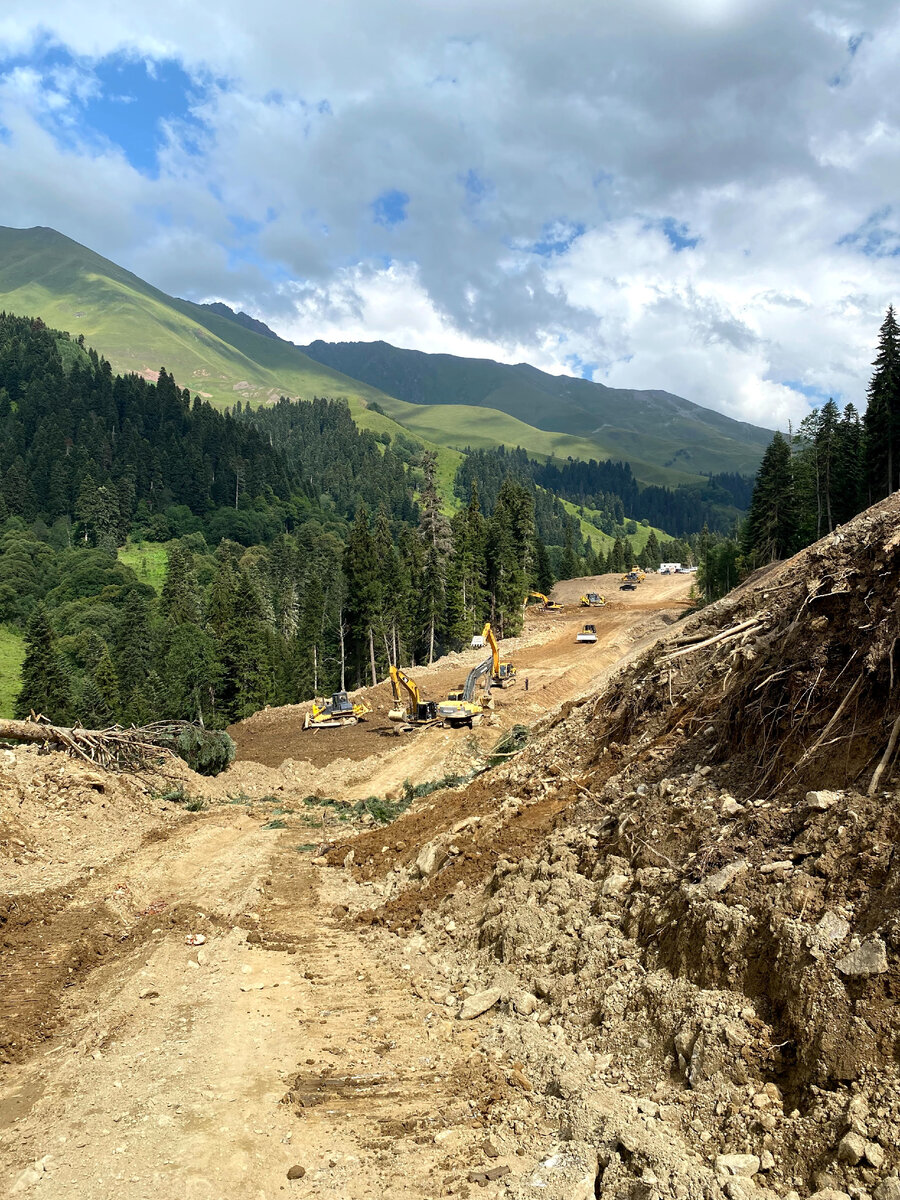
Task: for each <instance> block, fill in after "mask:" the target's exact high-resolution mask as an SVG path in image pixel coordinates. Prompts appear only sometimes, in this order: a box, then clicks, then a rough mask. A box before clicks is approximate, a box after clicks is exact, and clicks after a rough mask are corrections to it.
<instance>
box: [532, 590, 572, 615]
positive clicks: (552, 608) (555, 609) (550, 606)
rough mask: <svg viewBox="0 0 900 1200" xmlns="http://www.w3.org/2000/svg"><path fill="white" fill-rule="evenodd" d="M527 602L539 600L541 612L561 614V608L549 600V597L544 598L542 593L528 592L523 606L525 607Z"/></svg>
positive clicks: (557, 603) (554, 601)
mask: <svg viewBox="0 0 900 1200" xmlns="http://www.w3.org/2000/svg"><path fill="white" fill-rule="evenodd" d="M529 600H540V601H541V602H542V603H541V612H547V613H559V612H562V610H563V606H562V605H561V604H560V603H559V602H558V601H556V600H551V599H550V598H549V596H545V595H544V593H543V592H529V593H528V595H527V596H526V597H525V605H526V607H527V605H528V601H529Z"/></svg>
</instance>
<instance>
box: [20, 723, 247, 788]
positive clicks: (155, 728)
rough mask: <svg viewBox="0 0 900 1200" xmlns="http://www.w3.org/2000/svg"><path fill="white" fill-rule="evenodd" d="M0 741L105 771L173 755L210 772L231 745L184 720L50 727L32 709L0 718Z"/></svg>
mask: <svg viewBox="0 0 900 1200" xmlns="http://www.w3.org/2000/svg"><path fill="white" fill-rule="evenodd" d="M0 741H10V742H29V743H31V744H32V745H38V746H44V747H45V748H47V749H52V750H63V751H65V752H66V753H67V754H70V755H72V757H73V758H79V759H81V760H82V762H86V763H90V764H92V765H93V766H97V767H103V768H104V769H106V770H108V771H141V770H148V769H150V768H158V767H160V766H161V765H163V763H164V762H165V760H166V758H167V757H169V756H171V755H176V756H178V757H179V758H182V759H184V761H185V762H187V763H188V765H189V766H190V767H192V768H193V769H194V770H196V771H199V772H201V773H203V774H207V775H215V774H217V773H218V772H219V771H220V770H224V768H225V767H227V766H228V764H229V763H230V762H232V761H233V759H234V743H233V742H232V740H231V738H230V737H229V736H228V734H227V733H223V732H221V731H218V730H208V729H203V728H202V727H201V726H199V725H194V724H192V723H191V722H190V721H157V722H155V723H154V724H152V725H142V726H131V727H130V728H128V729H126V728H123V727H122V726H121V725H112V726H110V728H108V729H83V728H82V727H81V726H80V725H76V726H72V727H67V726H62V725H51V724H50V723H49V722H48V721H47V720H46V719H45V718H43V717H41V716H38V715H36V714H34V713H32V717H31V720H28V721H5V720H0Z"/></svg>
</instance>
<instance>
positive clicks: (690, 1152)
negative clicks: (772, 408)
mask: <svg viewBox="0 0 900 1200" xmlns="http://www.w3.org/2000/svg"><path fill="white" fill-rule="evenodd" d="M898 571H900V497H893V498H891V499H890V500H887V501H885V502H884V503H882V504H880V505H877V506H876V507H874V508H873V509H870V510H869V511H867V512H866V513H863V514H861V515H860V516H859V517H858V518H856V519H855V520H854V521H853V522H852V523H850V524H848V525H847V526H845V527H843V528H841V529H839V530H838V531H836V533H834V534H832V535H830V536H829V537H828V538H826V539H823V541H821V542H819V543H817V544H816V545H815V546H813V547H810V548H809V549H808V550H806V551H804V552H803V553H802V554H800V555H798V556H796V557H795V558H794V559H792V560H791V561H790V562H787V563H783V564H779V565H777V566H775V567H773V568H770V569H769V570H768V571H766V572H764V573H760V574H759V575H758V576H757V577H755V578H752V579H750V580H749V581H748V582H747V583H746V584H745V585H744V586H743V587H742V588H741V589H739V590H738V591H737V592H735V593H734V594H732V595H731V596H729V597H727V598H726V599H725V600H724V601H722V602H720V603H719V604H717V605H714V606H711V607H710V608H708V609H706V610H705V611H703V612H701V613H699V614H697V615H696V616H694V617H692V618H690V619H688V620H686V621H684V622H683V623H679V624H677V625H676V626H674V627H672V629H671V630H670V631H669V632H668V633H667V634H666V635H665V636H664V637H663V639H661V640H660V641H659V642H657V643H656V644H654V645H653V646H651V647H650V648H649V649H647V650H646V651H644V652H642V653H641V654H640V655H639V656H638V657H637V658H636V659H635V660H634V661H633V662H632V663H631V664H630V665H628V666H626V667H625V668H623V669H622V670H621V671H620V672H619V674H617V675H616V676H615V677H614V678H613V679H612V681H611V683H610V684H609V685H608V686H607V687H605V688H604V689H603V690H602V691H600V692H599V693H598V694H596V695H594V696H592V697H590V698H589V699H587V700H585V701H584V702H583V703H579V704H577V705H576V706H574V707H572V706H565V707H564V708H563V710H562V712H561V713H559V714H558V715H556V716H555V717H553V716H551V717H550V718H549V719H548V720H547V722H546V723H545V724H544V726H543V728H539V729H538V731H537V736H536V737H535V738H534V740H533V742H532V744H531V745H530V746H528V747H527V748H526V749H525V750H524V751H522V752H521V754H520V755H518V756H517V757H516V758H515V759H513V760H511V762H510V765H509V766H508V767H506V768H504V769H500V770H498V771H496V772H494V773H493V775H492V776H491V777H490V779H489V780H488V781H486V782H485V783H482V784H480V785H477V784H476V785H473V786H472V787H471V788H470V789H469V792H468V796H469V803H468V806H467V820H468V822H469V824H468V826H465V825H461V824H460V823H459V822H457V823H456V824H455V825H454V824H453V823H452V817H451V820H450V821H448V822H446V823H445V822H444V821H443V820H442V819H441V817H440V815H439V814H435V815H434V818H433V821H432V827H431V830H430V841H428V842H426V846H425V848H423V847H422V845H421V843H422V842H423V841H425V840H426V836H427V834H426V832H425V831H423V830H420V831H419V845H418V847H417V848H416V851H415V853H413V852H410V851H408V850H407V851H404V852H403V854H396V855H395V854H392V853H391V852H390V850H389V851H388V852H387V853H385V854H380V853H378V852H372V851H371V850H370V851H369V852H368V854H367V853H366V850H367V847H368V844H369V841H370V839H369V837H368V835H364V836H363V837H362V838H360V839H357V840H356V842H355V844H354V846H355V858H356V861H357V863H359V864H360V865H359V867H358V871H359V874H360V877H361V878H370V879H371V878H374V879H377V880H380V881H381V886H382V889H383V902H382V904H381V905H380V906H379V907H378V908H377V909H375V910H374V911H372V912H371V913H369V914H366V919H367V920H372V921H375V922H377V923H379V924H385V925H388V926H390V927H393V928H396V929H409V930H411V931H412V930H415V931H416V932H417V933H419V934H420V935H424V936H425V937H426V938H427V939H428V940H429V941H430V943H431V944H433V945H438V946H443V947H444V950H445V952H446V953H450V954H452V956H453V959H454V961H455V963H456V965H457V971H458V977H459V980H460V982H461V983H464V984H465V985H467V986H469V987H471V988H473V989H474V990H476V991H482V990H484V989H487V988H490V987H493V988H496V989H499V991H500V993H501V995H502V996H504V997H506V1007H505V1009H504V1010H503V1011H502V1012H501V1013H500V1015H498V1016H497V1017H496V1018H495V1020H494V1021H493V1024H492V1026H491V1037H492V1039H493V1044H495V1045H497V1046H500V1045H502V1046H504V1047H505V1048H506V1049H507V1050H508V1051H510V1052H512V1053H516V1052H517V1053H518V1057H519V1060H520V1062H521V1063H522V1064H523V1069H524V1071H525V1073H526V1074H527V1075H528V1077H529V1079H530V1080H532V1082H533V1083H534V1086H535V1088H536V1090H538V1091H539V1092H541V1093H543V1094H544V1096H545V1097H547V1103H548V1104H549V1105H550V1107H551V1109H552V1111H553V1112H554V1113H555V1115H556V1117H557V1119H558V1120H559V1121H560V1123H561V1124H563V1125H564V1126H565V1127H566V1128H567V1129H568V1130H569V1131H570V1136H571V1138H572V1140H573V1143H574V1144H577V1145H580V1146H587V1147H588V1148H589V1149H590V1151H591V1152H592V1153H595V1154H596V1156H597V1164H598V1166H597V1179H596V1182H595V1184H594V1187H595V1193H594V1194H596V1195H598V1196H601V1195H602V1196H603V1197H604V1198H605V1200H626V1198H630V1197H634V1196H647V1197H650V1196H654V1197H657V1198H663V1197H665V1198H672V1200H674V1198H675V1197H685V1196H695V1195H696V1196H701V1195H702V1196H704V1197H724V1196H727V1197H729V1198H733V1197H735V1196H740V1197H749V1196H754V1197H768V1198H775V1197H777V1198H779V1200H783V1198H785V1197H787V1196H793V1197H795V1198H796V1197H800V1196H811V1195H817V1196H820V1197H821V1198H822V1200H824V1197H826V1196H827V1197H829V1198H830V1200H834V1198H835V1197H838V1198H840V1200H843V1198H845V1197H849V1196H858V1197H862V1196H872V1197H877V1198H878V1200H890V1197H892V1196H895V1195H898V1194H900V1179H898V1175H897V1172H898V1169H900V1153H898V1146H900V1079H898V1070H897V1059H898V1046H900V1018H898V1015H897V1008H896V1001H897V996H898V993H900V887H898V884H897V878H896V869H895V866H896V864H895V856H896V850H895V848H896V844H897V840H898V836H900V803H898V798H897V792H896V790H895V782H894V775H893V773H892V772H893V766H892V762H891V751H893V750H894V749H895V748H896V743H895V741H894V739H893V738H892V736H891V735H892V730H893V729H895V728H900V724H898V723H897V717H898V713H900V693H898V691H897V687H898V683H900V680H898V678H897V677H896V675H895V671H894V669H893V668H892V660H893V657H894V654H895V652H896V644H897V641H898V639H900V615H898V609H897V602H896V581H897V578H898ZM477 786H480V788H481V790H480V793H478V792H476V787H477ZM869 793H871V794H869ZM456 807H457V811H458V809H459V807H460V805H459V804H458V805H457V806H456ZM419 819H420V820H421V818H419ZM542 824H543V826H544V829H545V830H546V828H547V825H548V824H552V825H553V826H554V828H553V829H552V831H551V832H549V833H547V832H545V833H543V835H541V833H540V826H541V825H542ZM402 827H403V825H402V822H401V823H398V825H397V826H396V831H397V833H398V835H400V836H402V834H401V830H402ZM517 829H521V830H522V831H523V833H524V831H525V830H529V831H530V837H525V836H520V837H519V838H518V839H516V838H515V837H514V836H513V831H515V830H517ZM451 844H452V845H453V846H455V851H454V852H452V853H451V851H450V849H449V847H450V846H451ZM373 849H374V847H373ZM379 849H380V848H379ZM495 851H496V853H495ZM340 853H341V848H339V849H338V850H337V851H335V856H337V855H339V854H340ZM461 857H463V858H467V859H468V862H469V870H468V874H467V875H466V876H465V877H464V878H463V882H464V883H465V887H464V888H461V887H460V886H459V874H458V866H457V865H456V864H457V863H458V862H459V860H460V858H461ZM434 864H437V869H434ZM398 867H399V871H398V870H397V868H398ZM425 869H427V871H428V875H427V879H425V880H424V881H421V880H420V879H419V878H418V877H419V876H421V875H422V874H423V873H424V871H425ZM454 875H456V878H454ZM479 885H480V886H479ZM473 947H477V948H478V949H477V951H473ZM829 1189H830V1190H829ZM513 1194H515V1195H519V1194H521V1195H523V1196H524V1195H525V1194H527V1193H526V1191H524V1190H523V1191H522V1192H521V1193H518V1192H514V1193H513ZM559 1194H560V1195H563V1194H566V1193H564V1192H560V1193H559ZM588 1194H590V1193H588Z"/></svg>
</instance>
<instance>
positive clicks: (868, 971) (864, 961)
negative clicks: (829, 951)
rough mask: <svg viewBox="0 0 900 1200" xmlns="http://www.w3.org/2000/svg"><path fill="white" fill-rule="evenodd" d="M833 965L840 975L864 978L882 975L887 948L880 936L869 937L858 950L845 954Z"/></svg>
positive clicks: (885, 965) (885, 966)
mask: <svg viewBox="0 0 900 1200" xmlns="http://www.w3.org/2000/svg"><path fill="white" fill-rule="evenodd" d="M835 966H836V967H837V969H838V970H839V971H840V973H841V974H842V975H848V976H850V977H852V978H860V979H866V978H868V977H869V976H870V975H883V974H884V973H885V971H886V970H887V969H888V959H887V950H885V948H884V942H883V941H882V940H881V938H877V937H875V938H869V940H868V941H867V942H863V944H862V945H861V946H860V948H859V949H858V950H853V951H851V952H850V954H845V955H844V957H843V958H840V959H838V961H837V962H836V963H835Z"/></svg>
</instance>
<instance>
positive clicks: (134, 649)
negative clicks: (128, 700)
mask: <svg viewBox="0 0 900 1200" xmlns="http://www.w3.org/2000/svg"><path fill="white" fill-rule="evenodd" d="M154 650H155V647H154V644H153V634H152V632H151V629H150V607H149V604H148V602H147V598H146V597H145V596H143V595H142V594H141V593H140V592H138V591H136V590H134V589H132V591H130V592H129V593H128V595H127V596H126V598H125V603H124V604H123V605H122V615H121V619H120V621H119V631H118V636H117V638H116V642H115V665H116V676H117V678H118V683H119V690H120V693H121V695H122V696H123V697H128V696H130V695H131V693H132V692H134V691H136V690H138V689H140V690H141V691H142V692H144V695H145V698H146V681H147V676H148V674H149V673H150V670H151V667H152V665H153V660H154ZM126 707H127V706H126ZM127 717H128V720H130V721H134V722H135V723H136V724H138V723H140V721H139V719H138V718H135V717H134V716H132V715H130V714H128V715H127Z"/></svg>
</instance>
